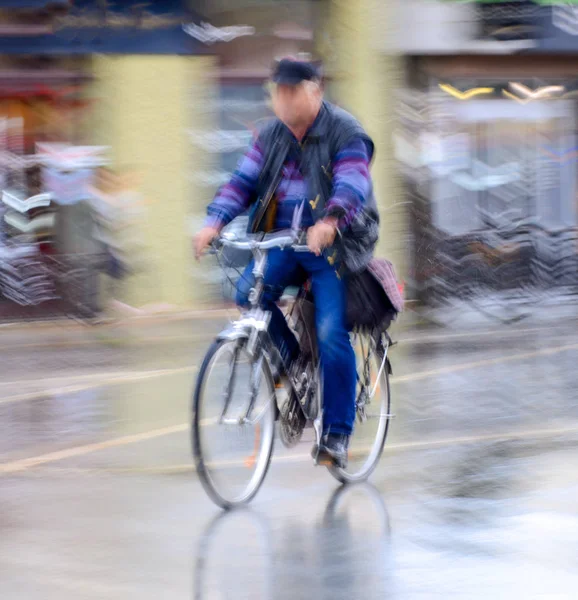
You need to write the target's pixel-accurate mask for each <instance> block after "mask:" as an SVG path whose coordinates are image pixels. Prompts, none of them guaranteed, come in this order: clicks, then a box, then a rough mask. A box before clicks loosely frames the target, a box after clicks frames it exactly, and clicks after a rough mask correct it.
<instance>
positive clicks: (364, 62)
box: [322, 0, 407, 279]
mask: <svg viewBox="0 0 578 600" xmlns="http://www.w3.org/2000/svg"><path fill="white" fill-rule="evenodd" d="M382 1H383V0H382ZM383 4H385V2H384V3H383ZM378 10H384V6H383V5H381V6H380V5H379V0H355V2H353V1H352V0H331V4H330V7H329V20H328V32H327V34H328V35H327V36H326V37H325V40H324V43H323V44H322V48H323V49H324V51H325V53H326V55H327V56H326V57H327V66H328V71H329V74H330V75H331V77H332V79H333V83H332V92H333V95H334V97H335V100H336V101H337V102H338V103H339V104H340V105H342V106H343V107H344V108H346V109H348V110H350V111H351V112H352V113H353V114H355V116H356V117H357V118H359V119H360V121H361V122H362V123H363V125H364V126H365V127H366V129H367V131H368V133H369V134H370V135H371V136H372V138H373V140H374V142H375V145H376V156H375V161H374V163H373V166H372V171H371V172H372V176H373V180H374V184H375V192H376V198H377V201H378V203H379V208H380V214H381V221H382V225H381V239H380V244H379V248H378V254H380V255H381V256H385V257H386V258H388V259H390V260H391V261H392V262H393V263H394V264H395V267H396V270H397V272H398V277H399V278H400V279H401V278H403V276H404V273H405V269H406V264H407V259H406V255H407V247H406V246H407V241H406V239H407V236H406V231H407V207H406V206H405V205H403V204H400V203H402V202H403V201H404V198H403V190H402V187H401V181H400V179H399V178H398V176H397V170H396V165H395V159H394V148H393V139H392V131H393V126H394V123H395V118H394V91H395V88H396V87H401V78H402V76H403V66H402V62H401V61H402V59H401V58H400V57H397V56H388V55H385V54H380V53H378V52H377V51H376V50H375V49H374V48H373V47H372V36H374V35H375V28H374V20H375V19H376V18H377V15H378V13H377V12H376V11H378ZM386 34H387V33H386V32H384V35H386ZM327 40H329V41H327Z"/></svg>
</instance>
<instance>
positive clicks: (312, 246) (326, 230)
mask: <svg viewBox="0 0 578 600" xmlns="http://www.w3.org/2000/svg"><path fill="white" fill-rule="evenodd" d="M336 234H337V219H324V220H323V221H319V222H318V223H315V225H313V227H310V228H309V229H308V230H307V245H308V246H309V250H311V252H313V254H315V255H316V256H319V255H320V254H321V251H322V250H323V249H324V248H327V247H328V246H331V245H332V244H333V242H334V241H335V235H336Z"/></svg>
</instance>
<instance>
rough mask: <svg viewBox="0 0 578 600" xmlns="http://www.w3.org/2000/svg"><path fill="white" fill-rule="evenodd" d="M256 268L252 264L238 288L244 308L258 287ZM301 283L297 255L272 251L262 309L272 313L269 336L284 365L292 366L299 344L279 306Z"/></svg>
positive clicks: (239, 297) (252, 263)
mask: <svg viewBox="0 0 578 600" xmlns="http://www.w3.org/2000/svg"><path fill="white" fill-rule="evenodd" d="M253 268H254V262H253V261H251V262H250V263H249V265H248V266H247V268H246V269H245V271H244V273H243V275H242V277H241V279H240V280H239V283H238V285H237V304H238V305H239V306H241V307H247V306H249V292H250V291H251V288H252V287H253V286H254V285H255V277H254V276H253ZM299 280H300V267H299V265H298V264H297V261H296V260H295V254H294V252H292V251H290V250H278V249H275V250H271V251H270V252H269V255H268V258H267V267H266V269H265V292H264V293H263V300H262V302H261V305H262V307H263V308H264V309H265V310H268V311H271V323H270V325H269V333H270V335H271V339H272V340H273V342H274V343H275V345H276V346H277V348H278V349H279V352H280V353H281V357H282V358H283V361H284V362H285V365H289V364H290V362H291V361H292V360H293V359H294V358H295V357H296V356H297V354H299V343H298V341H297V339H296V338H295V336H294V335H293V332H292V331H291V329H290V328H289V326H288V325H287V321H286V320H285V316H284V315H283V312H282V311H281V309H280V308H279V307H278V306H277V304H276V303H277V301H278V300H279V298H280V297H281V295H282V294H283V291H284V290H285V288H286V287H288V286H290V285H295V284H299V283H300V281H299Z"/></svg>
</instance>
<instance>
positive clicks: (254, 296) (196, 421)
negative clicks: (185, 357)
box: [191, 230, 393, 508]
mask: <svg viewBox="0 0 578 600" xmlns="http://www.w3.org/2000/svg"><path fill="white" fill-rule="evenodd" d="M226 247H229V248H236V249H238V250H250V251H251V252H252V254H253V256H254V258H255V262H254V265H255V266H254V269H253V275H254V277H255V285H254V287H253V289H252V290H251V293H250V295H249V302H250V308H249V309H248V310H247V311H246V312H245V313H244V314H242V315H241V317H240V318H239V319H238V320H237V321H235V322H233V323H232V324H231V325H230V326H229V327H228V328H226V329H225V330H224V331H222V332H221V333H220V334H219V335H218V336H217V338H216V340H215V341H214V343H213V344H212V346H211V347H210V348H209V350H208V352H207V354H206V356H205V359H204V361H203V363H202V365H201V368H200V371H199V374H198V377H197V382H196V386H195V390H194V395H193V405H192V426H191V438H192V450H193V457H194V462H195V466H196V469H197V473H198V475H199V478H200V481H201V483H202V485H203V487H204V489H205V491H206V492H207V494H208V495H209V497H210V498H211V499H212V500H213V501H214V502H215V503H216V504H217V505H219V506H221V507H223V508H231V507H233V506H236V505H241V504H245V503H248V502H249V501H250V500H251V499H252V498H253V497H254V496H255V495H256V493H257V492H258V491H259V488H260V487H261V485H262V483H263V480H264V479H265V476H266V474H267V471H268V469H269V465H270V462H271V457H272V453H273V446H274V439H275V422H276V421H277V422H278V427H279V435H280V438H281V441H282V442H283V444H284V445H285V446H286V447H288V448H292V447H294V446H295V445H296V444H297V443H298V442H299V441H300V439H301V437H302V435H303V431H304V430H305V429H306V428H311V427H312V428H313V430H314V434H315V445H314V449H315V448H318V447H319V444H320V442H321V436H322V420H323V401H322V385H321V378H322V373H321V368H320V364H319V357H318V354H317V343H316V337H315V327H314V323H313V311H314V307H313V304H312V301H311V297H310V294H309V292H308V290H307V287H306V286H305V287H304V288H301V289H300V291H299V293H298V295H297V298H296V300H295V302H294V303H293V306H292V308H291V310H289V311H288V315H287V316H288V318H289V322H290V325H292V327H293V329H294V331H295V333H296V334H297V337H298V339H299V343H300V345H301V354H302V356H305V357H307V358H306V360H304V361H300V363H299V364H300V366H301V367H302V368H300V369H293V370H291V369H290V370H289V372H285V371H283V370H282V367H281V365H282V360H281V356H280V354H279V351H278V350H277V348H276V347H275V346H274V344H273V342H272V340H271V338H270V336H269V333H268V326H269V320H270V316H271V315H270V313H269V312H267V311H265V310H263V309H262V308H260V304H261V299H262V296H263V292H264V290H265V283H264V273H265V267H266V264H267V256H268V252H269V251H270V250H272V249H274V248H280V249H289V248H290V249H292V250H293V251H295V252H305V251H309V249H308V247H307V246H305V245H301V244H300V236H299V234H298V233H297V232H296V231H295V230H291V231H289V232H288V231H283V232H278V233H276V234H268V235H266V236H261V237H252V238H250V239H249V240H248V241H237V240H235V239H234V237H233V236H222V237H221V238H220V239H219V240H218V241H217V242H216V244H215V248H216V249H219V248H226ZM351 335H352V343H353V345H354V348H355V350H356V357H357V360H358V369H357V395H356V400H355V402H356V423H355V427H354V433H353V435H352V437H351V441H350V449H349V462H348V466H347V467H346V468H345V469H341V468H338V467H336V466H329V467H328V469H329V471H330V472H331V474H332V475H333V476H334V477H335V478H336V479H337V480H339V481H340V482H342V483H350V482H357V481H364V480H366V479H367V478H368V477H369V475H370V474H371V473H372V472H373V470H374V469H375V467H376V466H377V463H378V460H379V458H380V456H381V454H382V451H383V447H384V444H385V440H386V437H387V433H388V430H389V422H390V420H391V418H392V417H393V415H391V413H390V410H391V397H390V388H389V376H390V374H391V372H392V371H391V363H390V361H389V357H388V350H389V348H390V347H391V346H392V345H393V342H392V340H391V338H390V336H389V334H388V333H387V332H386V331H383V332H381V331H379V332H378V331H355V330H354V331H353V332H352V333H351ZM220 360H223V364H222V365H221V364H220V363H219V361H220ZM281 373H283V374H284V381H285V385H286V392H287V393H286V398H285V402H283V403H280V402H279V397H278V390H279V389H280V387H279V385H278V384H276V379H279V375H280V374H281ZM214 375H216V383H217V390H218V392H217V393H215V392H212V388H211V386H210V384H211V383H212V378H213V376H214ZM276 375H277V377H276ZM239 384H240V385H241V386H244V388H246V389H245V391H246V392H247V397H245V398H242V399H241V400H240V399H239V397H238V396H237V394H236V393H235V392H236V389H237V387H236V386H237V385H239ZM374 422H375V423H376V430H375V432H372V430H371V427H370V424H373V423H374ZM208 429H210V432H209V433H208V434H207V430H208ZM231 430H234V431H235V433H236V435H235V436H230V435H227V436H225V440H224V442H223V441H221V440H219V438H218V437H217V434H218V433H219V432H221V431H225V432H227V433H229V432H230V431H231ZM251 434H252V435H251ZM243 437H244V439H243V440H241V438H243ZM243 441H244V442H245V443H244V444H243V443H242V442H243ZM234 442H239V445H241V446H243V445H244V451H245V453H246V457H245V459H244V460H240V459H239V458H238V454H239V452H238V448H235V449H233V448H231V447H230V445H231V444H232V443H234ZM212 448H215V449H216V452H217V453H218V452H222V451H223V450H225V451H226V452H225V453H226V454H227V455H228V456H226V457H225V458H219V459H217V460H214V457H212V455H211V450H212ZM237 467H241V473H246V474H247V476H246V477H241V478H240V479H241V481H240V482H239V483H237V484H236V486H235V483H234V482H233V479H235V478H238V470H237ZM229 471H232V473H231V472H229ZM235 487H236V489H233V488H235ZM227 488H229V489H227Z"/></svg>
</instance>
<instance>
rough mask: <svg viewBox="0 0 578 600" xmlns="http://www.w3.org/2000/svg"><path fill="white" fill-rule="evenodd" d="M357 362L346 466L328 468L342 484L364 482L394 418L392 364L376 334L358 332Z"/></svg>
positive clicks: (355, 337) (376, 458)
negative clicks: (354, 413) (343, 467)
mask: <svg viewBox="0 0 578 600" xmlns="http://www.w3.org/2000/svg"><path fill="white" fill-rule="evenodd" d="M352 343H353V347H354V350H355V356H356V361H357V395H356V400H355V402H356V411H355V412H356V417H355V424H354V426H353V434H352V435H351V438H350V442H349V453H348V464H347V467H346V468H345V469H341V468H339V467H329V471H330V472H331V474H332V475H333V476H334V477H335V478H336V479H337V480H339V481H341V482H342V483H354V482H359V481H365V480H366V479H367V478H368V477H369V476H370V475H371V473H372V472H373V470H374V469H375V467H376V466H377V463H378V462H379V458H380V457H381V453H382V452H383V447H384V445H385V439H386V437H387V433H388V430H389V422H390V420H391V414H390V412H391V395H390V389H389V363H388V361H387V354H386V351H385V349H384V348H383V346H382V344H381V343H380V342H379V341H378V340H376V339H375V338H374V337H373V336H370V335H365V334H361V333H360V334H355V335H354V336H353V340H352Z"/></svg>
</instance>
